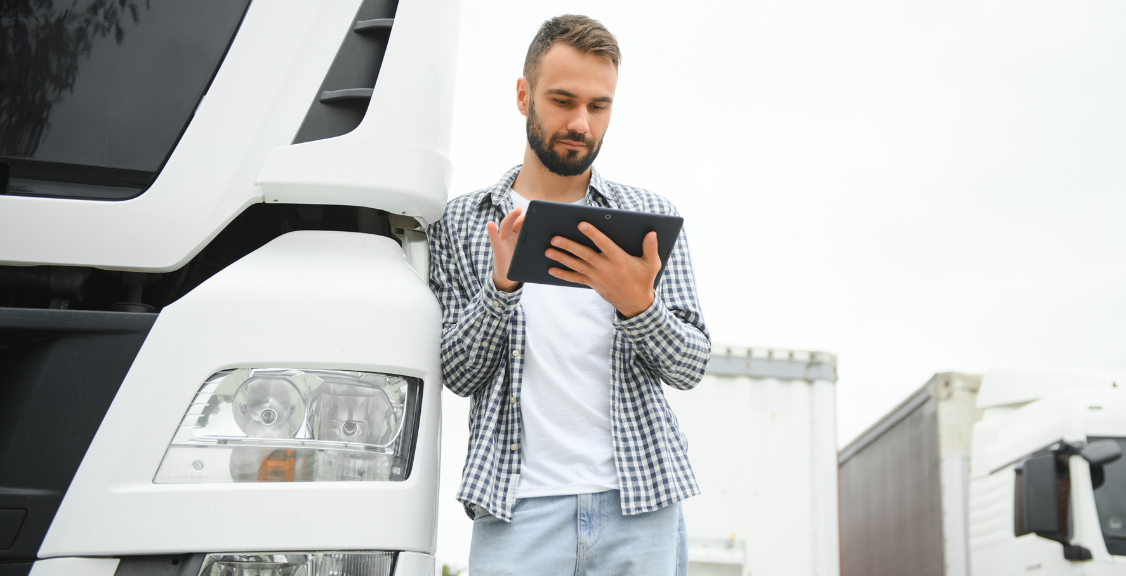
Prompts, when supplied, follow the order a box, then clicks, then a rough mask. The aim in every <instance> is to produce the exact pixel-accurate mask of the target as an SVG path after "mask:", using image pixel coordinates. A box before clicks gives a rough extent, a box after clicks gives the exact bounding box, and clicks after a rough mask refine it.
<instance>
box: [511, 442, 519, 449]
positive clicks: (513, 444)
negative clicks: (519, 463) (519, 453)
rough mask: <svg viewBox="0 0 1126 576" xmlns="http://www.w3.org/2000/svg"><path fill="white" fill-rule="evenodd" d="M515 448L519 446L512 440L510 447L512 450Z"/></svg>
mask: <svg viewBox="0 0 1126 576" xmlns="http://www.w3.org/2000/svg"><path fill="white" fill-rule="evenodd" d="M517 448H519V446H517V445H516V443H515V442H513V443H512V449H513V450H516V449H517Z"/></svg>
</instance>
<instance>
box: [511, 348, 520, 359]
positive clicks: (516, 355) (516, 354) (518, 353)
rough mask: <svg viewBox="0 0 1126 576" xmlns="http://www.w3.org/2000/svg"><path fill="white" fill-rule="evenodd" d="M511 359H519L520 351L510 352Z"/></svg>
mask: <svg viewBox="0 0 1126 576" xmlns="http://www.w3.org/2000/svg"><path fill="white" fill-rule="evenodd" d="M512 357H513V358H519V357H520V351H519V350H513V351H512Z"/></svg>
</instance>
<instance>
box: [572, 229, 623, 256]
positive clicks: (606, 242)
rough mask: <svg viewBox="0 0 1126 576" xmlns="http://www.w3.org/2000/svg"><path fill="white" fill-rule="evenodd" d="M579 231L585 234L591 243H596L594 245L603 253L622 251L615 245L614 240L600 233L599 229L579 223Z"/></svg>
mask: <svg viewBox="0 0 1126 576" xmlns="http://www.w3.org/2000/svg"><path fill="white" fill-rule="evenodd" d="M579 231H580V232H582V233H583V234H585V235H586V237H587V238H590V239H591V241H592V242H594V245H595V246H598V249H599V250H601V251H602V252H603V253H609V252H621V251H622V249H621V248H618V245H617V244H614V241H613V240H610V239H609V238H607V237H606V235H605V234H603V233H602V232H601V231H599V230H598V228H595V227H594V226H591V225H590V224H588V223H586V222H579Z"/></svg>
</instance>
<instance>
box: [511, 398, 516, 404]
mask: <svg viewBox="0 0 1126 576" xmlns="http://www.w3.org/2000/svg"><path fill="white" fill-rule="evenodd" d="M512 403H513V404H515V403H516V397H515V396H513V397H512Z"/></svg>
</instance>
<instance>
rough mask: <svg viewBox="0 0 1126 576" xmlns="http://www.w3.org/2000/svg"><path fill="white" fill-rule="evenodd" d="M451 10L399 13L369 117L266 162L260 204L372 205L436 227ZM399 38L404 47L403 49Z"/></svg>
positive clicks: (420, 6) (452, 36) (431, 5)
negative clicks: (347, 130) (345, 130)
mask: <svg viewBox="0 0 1126 576" xmlns="http://www.w3.org/2000/svg"><path fill="white" fill-rule="evenodd" d="M458 18H459V14H458V10H457V5H456V4H454V5H452V6H451V5H450V3H448V2H444V1H442V0H422V1H419V0H415V1H412V2H403V3H401V4H399V9H398V12H397V13H396V14H395V27H394V28H393V31H392V33H391V41H390V43H389V44H388V46H387V55H386V56H385V57H384V60H383V66H382V67H381V68H380V70H379V82H377V83H376V85H375V93H374V94H372V98H371V104H370V105H369V107H368V114H367V115H365V116H364V120H363V122H361V123H360V125H359V127H357V128H356V129H355V130H353V131H352V132H350V133H348V134H345V135H343V136H338V137H336V138H328V139H325V140H316V141H313V142H305V143H302V144H295V145H293V146H285V147H282V148H278V149H276V150H274V151H273V152H271V153H270V157H269V158H268V159H267V161H266V165H265V166H264V167H263V168H262V173H261V174H260V175H259V176H258V185H259V186H261V187H262V190H263V191H264V193H265V201H266V202H284V203H291V204H339V205H344V206H370V207H372V208H379V209H381V210H386V211H388V212H390V213H392V214H400V215H406V216H414V217H417V218H418V220H419V221H420V222H422V223H423V224H429V223H431V222H436V221H437V220H438V219H439V218H441V217H442V211H443V209H444V208H445V205H446V197H447V194H448V190H449V186H450V180H451V178H452V177H453V165H452V164H451V163H450V160H449V142H450V126H451V113H452V111H453V92H454V76H455V74H454V68H455V64H456V61H455V57H454V55H455V54H456V51H457V34H456V33H454V32H456V30H457V24H458ZM400 39H402V40H400Z"/></svg>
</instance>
